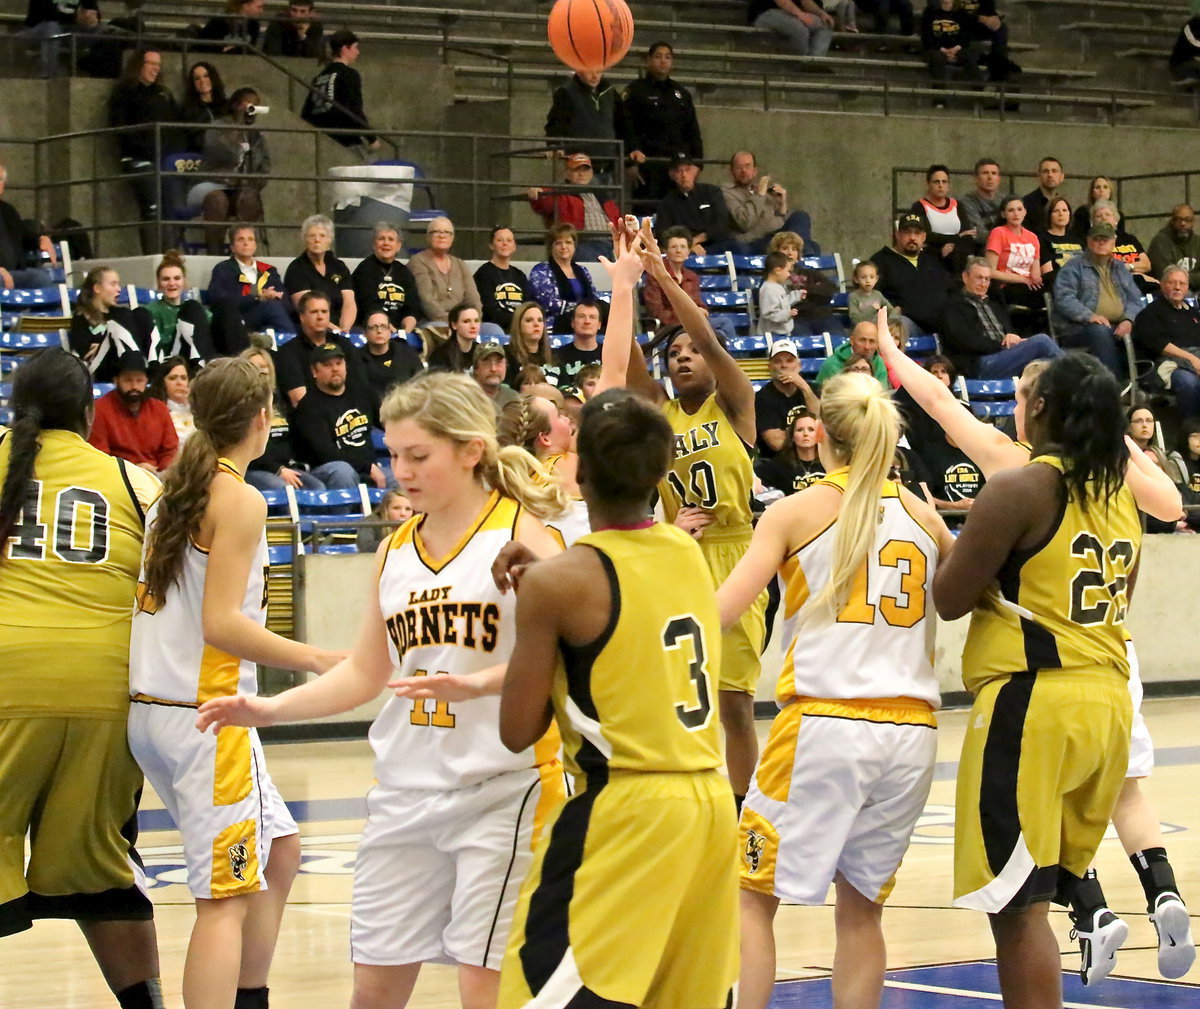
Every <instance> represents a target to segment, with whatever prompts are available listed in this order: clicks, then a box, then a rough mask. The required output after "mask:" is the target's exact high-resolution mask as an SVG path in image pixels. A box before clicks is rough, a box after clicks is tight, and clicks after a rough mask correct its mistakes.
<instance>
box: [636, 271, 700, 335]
mask: <svg viewBox="0 0 1200 1009" xmlns="http://www.w3.org/2000/svg"><path fill="white" fill-rule="evenodd" d="M667 272H668V273H669V274H671V276H673V277H674V278H675V280H676V281H677V282H678V284H679V286H680V287H682V288H683V293H684V294H686V295H687V296H688V297H689V298H691V299H692V301H694V302H695V303H696V304H697V305H699V306H700V307H701V308H704V299H703V298H701V297H700V277H699V276H698V275H697V274H695V273H693V272H692V271H691V270H689V269H688V268H687V267H686V266H684V267H681V268H680V272H679V273H678V274H676V273H675V268H674V267H673V266H672V265H671V264H670V263H667ZM645 280H646V282H645V283H644V284H643V285H642V301H643V302H645V305H646V309H647V311H649V313H650V314H651V315H652V316H654V318H656V319H657V320H658V322H659V325H662V326H678V325H679V316H678V315H676V314H675V309H673V308H672V307H671V302H670V301H669V300H668V299H667V292H666V291H664V290H663V289H662V287H661V286H660V285H659V283H658V281H657V280H655V279H654V278H653V277H652V276H650V274H648V273H647V274H646V275H645Z"/></svg>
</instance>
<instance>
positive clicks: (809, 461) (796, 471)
mask: <svg viewBox="0 0 1200 1009" xmlns="http://www.w3.org/2000/svg"><path fill="white" fill-rule="evenodd" d="M754 472H755V473H757V474H758V478H759V479H760V480H761V481H762V482H763V485H764V486H765V487H769V488H771V489H772V490H778V491H782V492H783V493H784V494H795V493H796V491H801V490H804V488H806V487H808V486H809V485H810V484H814V483H816V482H817V481H818V480H820V479H821V477H823V476H824V475H825V467H824V466H823V465H822V464H821V458H820V456H818V455H817V419H816V418H815V417H814V416H813V415H812V414H811V413H809V412H808V411H807V410H799V411H797V413H796V416H795V417H794V418H793V419H792V423H791V425H790V426H789V428H788V438H787V441H786V442H785V443H784V446H783V451H781V452H780V453H779V454H778V455H774V456H771V458H770V459H759V460H758V462H756V463H755V464H754Z"/></svg>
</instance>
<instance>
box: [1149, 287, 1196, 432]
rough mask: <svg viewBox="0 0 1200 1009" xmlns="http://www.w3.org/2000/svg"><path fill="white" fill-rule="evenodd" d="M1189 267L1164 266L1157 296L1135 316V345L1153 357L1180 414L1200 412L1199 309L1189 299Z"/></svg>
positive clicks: (1194, 415) (1160, 378)
mask: <svg viewBox="0 0 1200 1009" xmlns="http://www.w3.org/2000/svg"><path fill="white" fill-rule="evenodd" d="M1188 282H1189V277H1188V271H1187V269H1186V268H1184V267H1182V266H1179V265H1178V264H1175V263H1172V264H1171V265H1169V266H1167V267H1166V269H1164V270H1163V274H1162V279H1161V280H1160V281H1159V285H1160V287H1161V288H1162V290H1161V292H1160V293H1159V295H1158V297H1156V298H1155V299H1154V300H1153V301H1152V302H1150V304H1149V305H1147V306H1146V307H1145V308H1144V309H1142V311H1141V312H1139V313H1138V316H1137V318H1136V319H1134V320H1133V346H1134V350H1135V352H1136V353H1137V356H1138V357H1139V358H1140V359H1144V360H1150V361H1153V362H1154V364H1155V368H1156V370H1157V374H1158V379H1159V381H1161V382H1162V384H1163V386H1164V387H1165V388H1168V389H1170V390H1171V392H1173V393H1174V394H1175V403H1176V405H1177V406H1178V408H1179V413H1180V416H1183V417H1196V416H1200V312H1197V310H1196V308H1195V306H1193V305H1189V304H1188V302H1187V294H1188Z"/></svg>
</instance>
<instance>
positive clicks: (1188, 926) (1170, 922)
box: [1150, 891, 1196, 979]
mask: <svg viewBox="0 0 1200 1009" xmlns="http://www.w3.org/2000/svg"><path fill="white" fill-rule="evenodd" d="M1150 920H1151V921H1152V922H1154V928H1155V930H1156V931H1157V932H1158V972H1159V973H1160V974H1161V975H1162V976H1163V977H1165V978H1172V979H1174V978H1177V977H1183V975H1184V974H1186V973H1187V972H1188V971H1189V970H1191V967H1192V964H1193V963H1194V962H1195V960H1196V944H1195V943H1194V942H1192V922H1191V918H1189V917H1188V911H1187V908H1186V907H1185V906H1184V903H1183V901H1182V900H1181V899H1180V897H1179V894H1177V893H1171V892H1169V891H1168V892H1167V893H1160V894H1159V895H1158V900H1156V901H1155V902H1154V910H1153V912H1151V914H1150Z"/></svg>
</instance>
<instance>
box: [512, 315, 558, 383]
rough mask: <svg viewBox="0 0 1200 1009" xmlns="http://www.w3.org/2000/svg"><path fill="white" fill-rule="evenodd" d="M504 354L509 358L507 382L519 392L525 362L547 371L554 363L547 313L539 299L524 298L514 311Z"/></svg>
mask: <svg viewBox="0 0 1200 1009" xmlns="http://www.w3.org/2000/svg"><path fill="white" fill-rule="evenodd" d="M504 355H505V357H506V358H507V359H508V372H507V375H508V378H507V381H508V384H509V385H511V386H512V387H513V388H514V389H516V390H517V391H518V392H520V391H521V375H522V373H523V372H524V370H525V366H526V365H530V364H532V365H536V366H537V367H539V368H541V369H542V370H543V371H545V369H546V368H548V367H550V365H552V364H553V363H554V355H553V354H552V353H551V352H550V333H549V332H548V331H547V329H546V315H545V313H544V312H543V311H542V306H541V305H539V304H538V303H537V302H536V301H525V302H522V303H521V305H520V307H518V308H517V310H516V311H515V312H513V318H512V325H511V326H509V328H508V346H507V347H505V348H504Z"/></svg>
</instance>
